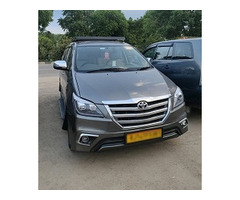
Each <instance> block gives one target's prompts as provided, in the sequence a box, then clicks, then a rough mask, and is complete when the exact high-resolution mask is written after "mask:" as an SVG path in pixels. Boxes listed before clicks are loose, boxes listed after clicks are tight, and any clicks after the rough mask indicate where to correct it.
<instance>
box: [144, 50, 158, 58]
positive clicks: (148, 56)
mask: <svg viewBox="0 0 240 200" xmlns="http://www.w3.org/2000/svg"><path fill="white" fill-rule="evenodd" d="M155 49H156V48H151V49H149V50H147V51H146V52H145V53H144V56H145V57H146V58H152V59H153V57H154V52H155Z"/></svg>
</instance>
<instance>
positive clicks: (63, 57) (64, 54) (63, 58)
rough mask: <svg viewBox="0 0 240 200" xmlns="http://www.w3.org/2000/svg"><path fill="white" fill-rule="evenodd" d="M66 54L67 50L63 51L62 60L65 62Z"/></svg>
mask: <svg viewBox="0 0 240 200" xmlns="http://www.w3.org/2000/svg"><path fill="white" fill-rule="evenodd" d="M67 53H68V48H67V49H65V51H64V53H63V56H62V60H65V61H66V59H67Z"/></svg>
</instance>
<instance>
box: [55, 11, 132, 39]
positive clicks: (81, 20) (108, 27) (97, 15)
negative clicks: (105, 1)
mask: <svg viewBox="0 0 240 200" xmlns="http://www.w3.org/2000/svg"><path fill="white" fill-rule="evenodd" d="M63 16H64V17H63V18H60V19H58V23H59V24H60V26H61V27H62V29H63V30H66V31H67V35H68V36H69V37H75V36H124V34H125V33H126V31H127V25H128V24H127V20H126V18H125V16H124V14H123V13H122V12H121V11H118V10H95V11H93V10H64V11H63Z"/></svg>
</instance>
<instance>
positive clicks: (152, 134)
mask: <svg viewBox="0 0 240 200" xmlns="http://www.w3.org/2000/svg"><path fill="white" fill-rule="evenodd" d="M160 137H162V129H154V130H147V131H141V132H136V133H129V134H127V135H126V143H128V144H129V143H134V142H140V141H144V140H150V139H155V138H160Z"/></svg>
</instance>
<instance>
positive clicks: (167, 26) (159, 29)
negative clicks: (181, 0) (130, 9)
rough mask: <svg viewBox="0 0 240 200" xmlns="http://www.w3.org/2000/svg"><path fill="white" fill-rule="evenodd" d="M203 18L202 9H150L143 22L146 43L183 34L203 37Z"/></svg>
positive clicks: (174, 37)
mask: <svg viewBox="0 0 240 200" xmlns="http://www.w3.org/2000/svg"><path fill="white" fill-rule="evenodd" d="M201 18H202V12H201V11H192V10H149V11H147V12H146V14H145V16H144V22H143V37H144V38H146V41H145V44H146V45H147V44H151V43H153V42H157V41H161V40H170V39H176V38H179V37H183V36H194V37H201V32H202V28H201V26H202V20H201Z"/></svg>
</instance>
